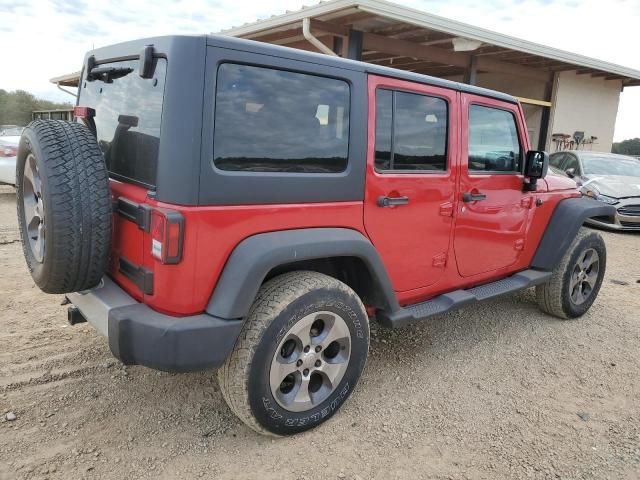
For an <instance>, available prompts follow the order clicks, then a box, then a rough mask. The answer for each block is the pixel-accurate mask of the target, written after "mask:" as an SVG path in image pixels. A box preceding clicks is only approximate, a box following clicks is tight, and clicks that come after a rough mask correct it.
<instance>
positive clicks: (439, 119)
mask: <svg viewBox="0 0 640 480" xmlns="http://www.w3.org/2000/svg"><path fill="white" fill-rule="evenodd" d="M447 125H448V120H447V102H446V101H445V100H443V99H441V98H436V97H429V96H427V95H420V94H416V93H406V92H396V91H391V90H385V89H378V90H377V92H376V144H375V152H376V153H375V165H376V168H377V169H378V170H381V171H385V170H398V171H427V172H429V171H432V172H441V171H444V170H446V168H447Z"/></svg>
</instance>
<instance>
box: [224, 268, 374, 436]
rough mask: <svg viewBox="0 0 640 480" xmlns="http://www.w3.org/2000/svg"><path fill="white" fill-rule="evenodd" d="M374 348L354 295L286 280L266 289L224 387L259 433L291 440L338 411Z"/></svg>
mask: <svg viewBox="0 0 640 480" xmlns="http://www.w3.org/2000/svg"><path fill="white" fill-rule="evenodd" d="M368 349H369V323H368V319H367V315H366V311H365V309H364V306H363V304H362V302H361V301H360V298H359V297H358V296H357V295H356V293H355V292H354V291H353V290H351V289H350V288H349V287H348V286H347V285H345V284H344V283H342V282H340V281H338V280H336V279H335V278H332V277H329V276H327V275H323V274H320V273H317V272H307V271H298V272H291V273H286V274H283V275H280V276H278V277H275V278H273V279H271V280H269V281H268V282H266V283H265V284H264V285H263V286H262V288H261V289H260V291H259V293H258V296H257V298H256V300H255V302H254V304H253V306H252V307H251V310H250V312H249V315H248V317H247V319H246V320H245V323H244V326H243V329H242V332H241V334H240V337H239V339H238V341H237V343H236V346H235V348H234V350H233V352H232V353H231V355H230V356H229V358H228V359H227V361H226V362H225V364H224V366H223V367H222V368H221V369H220V370H219V371H218V380H219V383H220V387H221V390H222V393H223V395H224V397H225V400H226V401H227V404H228V405H229V407H230V408H231V410H232V411H233V412H234V413H235V414H236V415H237V416H238V417H239V418H240V419H241V420H242V421H243V422H244V423H246V424H247V425H248V426H249V427H251V428H252V429H253V430H255V431H257V432H259V433H264V434H270V435H292V434H294V433H298V432H302V431H304V430H308V429H310V428H313V427H315V426H317V425H319V424H320V423H322V422H324V421H325V420H328V419H329V418H330V417H331V416H332V415H333V414H334V413H335V412H336V411H337V410H338V408H339V407H340V406H341V405H342V403H343V402H344V401H345V400H346V399H347V397H348V396H349V395H350V394H351V392H352V391H353V389H354V388H355V386H356V384H357V382H358V379H359V378H360V374H361V373H362V370H363V368H364V365H365V361H366V358H367V353H368Z"/></svg>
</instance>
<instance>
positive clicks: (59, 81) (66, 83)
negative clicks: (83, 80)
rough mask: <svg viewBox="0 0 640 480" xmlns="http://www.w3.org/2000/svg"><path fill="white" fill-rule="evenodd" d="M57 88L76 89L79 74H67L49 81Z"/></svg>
mask: <svg viewBox="0 0 640 480" xmlns="http://www.w3.org/2000/svg"><path fill="white" fill-rule="evenodd" d="M49 81H50V82H51V83H54V84H56V85H58V86H59V87H77V86H78V84H79V82H80V72H73V73H68V74H66V75H61V76H59V77H53V78H52V79H50V80H49Z"/></svg>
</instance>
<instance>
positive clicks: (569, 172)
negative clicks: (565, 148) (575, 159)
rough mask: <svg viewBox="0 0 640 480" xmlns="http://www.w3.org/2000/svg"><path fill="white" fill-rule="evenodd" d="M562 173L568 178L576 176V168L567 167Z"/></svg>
mask: <svg viewBox="0 0 640 480" xmlns="http://www.w3.org/2000/svg"><path fill="white" fill-rule="evenodd" d="M564 173H566V174H567V177H569V178H573V177H575V176H576V169H575V168H567V169H566V170H565V171H564Z"/></svg>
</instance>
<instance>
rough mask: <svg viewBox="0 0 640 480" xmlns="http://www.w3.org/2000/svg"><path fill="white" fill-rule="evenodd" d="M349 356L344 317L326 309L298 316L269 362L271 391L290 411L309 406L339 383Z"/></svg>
mask: <svg viewBox="0 0 640 480" xmlns="http://www.w3.org/2000/svg"><path fill="white" fill-rule="evenodd" d="M350 357H351V334H350V332H349V327H348V326H347V323H346V322H345V321H344V319H343V318H342V317H341V316H339V315H337V314H335V313H333V312H329V311H321V312H315V313H312V314H310V315H307V316H305V317H303V318H301V319H300V320H299V321H298V322H297V323H296V324H295V325H294V326H293V327H291V329H290V330H289V331H288V332H287V333H286V334H285V336H284V337H283V339H282V341H281V342H280V344H279V345H278V348H277V349H276V351H275V354H274V356H273V360H272V362H271V370H270V374H269V377H270V378H269V381H270V386H271V393H272V394H273V397H274V398H275V400H276V401H277V402H278V404H279V405H280V406H281V407H282V408H284V409H286V410H289V411H292V412H303V411H306V410H309V409H311V408H313V407H315V406H316V405H318V404H319V403H321V402H322V401H324V400H325V399H326V398H327V397H329V395H331V394H332V393H333V392H334V391H335V389H336V388H337V387H338V385H339V384H340V381H341V380H342V377H343V376H344V374H345V372H346V370H347V367H348V365H349V360H350Z"/></svg>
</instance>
